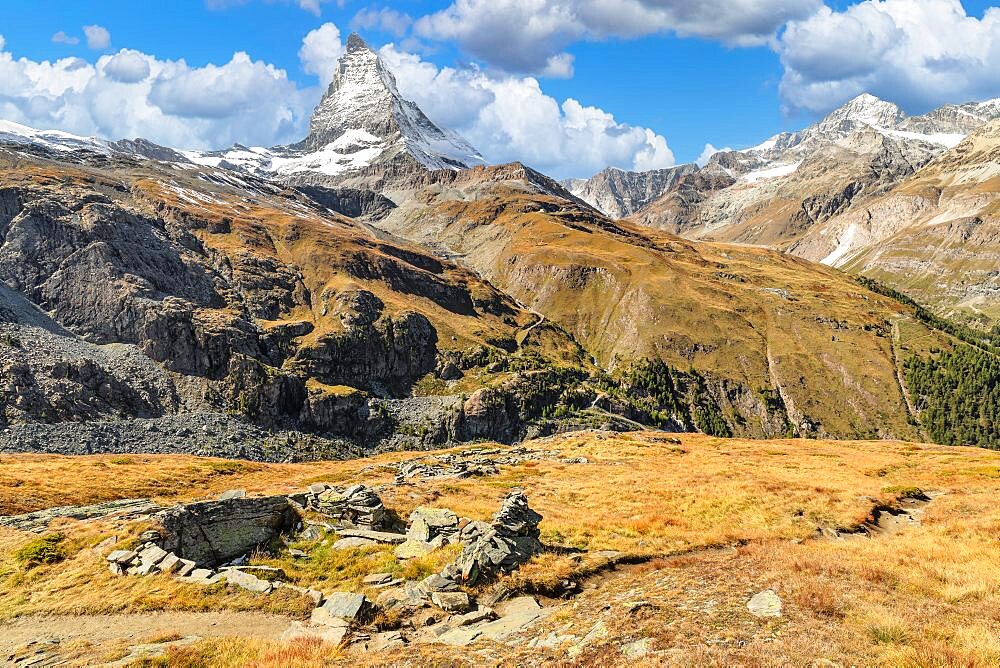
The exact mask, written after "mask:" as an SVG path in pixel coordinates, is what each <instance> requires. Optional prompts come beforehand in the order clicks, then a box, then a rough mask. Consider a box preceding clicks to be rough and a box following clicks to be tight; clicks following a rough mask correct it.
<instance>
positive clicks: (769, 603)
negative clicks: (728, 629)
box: [747, 589, 781, 618]
mask: <svg viewBox="0 0 1000 668" xmlns="http://www.w3.org/2000/svg"><path fill="white" fill-rule="evenodd" d="M747 610H749V611H750V614H751V615H753V616H754V617H760V618H767V617H781V599H780V598H778V595H777V594H776V593H774V590H772V589H765V590H764V591H761V592H757V593H756V594H754V595H753V597H752V598H751V599H750V600H749V601H747Z"/></svg>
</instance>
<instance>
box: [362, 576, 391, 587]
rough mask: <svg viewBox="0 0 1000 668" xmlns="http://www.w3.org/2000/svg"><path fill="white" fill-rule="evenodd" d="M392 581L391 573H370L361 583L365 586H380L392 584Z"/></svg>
mask: <svg viewBox="0 0 1000 668" xmlns="http://www.w3.org/2000/svg"><path fill="white" fill-rule="evenodd" d="M392 579H393V578H392V573H372V574H371V575H366V576H365V577H364V579H363V580H361V582H363V583H364V584H366V585H380V584H385V583H387V582H392Z"/></svg>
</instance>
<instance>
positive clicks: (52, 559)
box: [14, 533, 68, 568]
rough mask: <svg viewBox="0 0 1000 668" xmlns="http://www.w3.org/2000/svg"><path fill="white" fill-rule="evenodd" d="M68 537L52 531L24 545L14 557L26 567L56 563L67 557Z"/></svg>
mask: <svg viewBox="0 0 1000 668" xmlns="http://www.w3.org/2000/svg"><path fill="white" fill-rule="evenodd" d="M65 539H66V536H64V535H63V534H61V533H50V534H48V535H45V536H41V537H39V538H36V539H34V540H32V541H29V542H27V543H25V544H24V545H22V546H21V547H20V548H19V549H18V550H17V551H16V552H14V559H15V560H17V562H18V563H19V564H21V565H22V566H24V567H25V568H34V567H35V566H41V565H43V564H56V563H59V562H60V561H62V560H63V559H65V558H66V557H67V556H68V555H67V553H66V546H65V545H64V544H63V541H64V540H65Z"/></svg>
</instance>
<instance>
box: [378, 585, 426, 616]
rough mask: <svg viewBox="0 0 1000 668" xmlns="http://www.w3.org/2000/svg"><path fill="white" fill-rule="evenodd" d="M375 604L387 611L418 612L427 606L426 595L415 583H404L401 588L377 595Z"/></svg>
mask: <svg viewBox="0 0 1000 668" xmlns="http://www.w3.org/2000/svg"><path fill="white" fill-rule="evenodd" d="M375 602H376V603H377V604H378V605H379V607H382V608H385V609H387V610H391V609H400V610H410V611H412V610H419V609H420V608H423V607H425V606H426V605H427V600H426V594H425V593H424V590H423V589H421V588H420V586H419V585H417V583H415V582H406V583H404V584H403V585H402V586H399V587H393V588H392V589H386V590H385V591H384V592H382V593H381V594H379V595H378V598H377V599H376V600H375Z"/></svg>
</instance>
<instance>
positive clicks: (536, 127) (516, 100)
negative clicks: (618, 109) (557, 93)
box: [380, 45, 675, 178]
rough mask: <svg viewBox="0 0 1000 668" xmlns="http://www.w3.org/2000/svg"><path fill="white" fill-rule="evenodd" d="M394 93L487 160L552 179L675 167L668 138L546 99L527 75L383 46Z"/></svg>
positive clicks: (590, 110) (579, 106)
mask: <svg viewBox="0 0 1000 668" xmlns="http://www.w3.org/2000/svg"><path fill="white" fill-rule="evenodd" d="M380 54H381V55H382V57H383V59H385V61H386V63H387V64H388V65H389V67H390V69H392V70H393V73H394V74H395V75H396V79H397V82H398V84H399V89H400V92H401V93H402V94H403V95H404V96H405V97H407V98H409V99H412V100H413V101H415V102H416V103H417V104H418V105H420V107H421V108H422V109H423V110H424V112H425V113H426V114H427V115H428V116H429V117H430V118H431V119H432V120H433V121H435V122H436V123H439V124H441V125H444V126H446V127H450V128H452V129H454V130H457V131H458V132H460V133H461V134H462V135H464V136H465V137H466V138H467V139H468V140H469V141H471V142H472V144H473V145H474V146H475V147H476V148H478V149H479V150H480V151H481V152H482V153H483V154H484V155H485V156H486V158H487V159H488V160H489V161H490V162H493V163H503V162H512V161H522V162H524V163H526V164H528V165H531V166H532V167H534V168H536V169H539V170H541V171H543V172H545V173H547V174H550V175H552V176H555V177H557V178H564V177H570V176H590V175H592V174H594V173H596V172H598V171H600V170H602V169H604V168H605V167H607V166H609V165H613V166H616V167H621V168H623V169H635V170H648V169H659V168H663V167H670V166H672V165H674V164H675V159H674V154H673V152H672V151H671V150H670V147H669V146H668V144H667V140H666V139H665V138H663V137H662V136H661V135H659V134H657V133H655V132H653V131H652V130H650V129H648V128H641V127H635V126H631V125H628V124H625V123H621V122H619V121H618V120H616V119H615V118H614V116H612V115H611V114H609V113H607V112H606V111H603V110H601V109H598V108H597V107H593V106H586V105H584V104H581V103H580V102H579V101H577V100H574V99H567V100H565V101H563V102H562V103H560V102H558V101H557V100H556V99H554V98H552V97H551V96H549V95H546V94H545V93H544V92H543V91H542V88H541V86H540V84H539V82H538V81H537V80H536V79H534V78H532V77H518V76H512V75H506V74H495V73H492V74H491V73H488V72H485V71H482V70H480V69H477V68H474V67H473V68H468V69H455V68H448V67H445V68H440V69H439V68H437V67H436V66H435V65H433V64H431V63H428V62H426V61H423V60H422V59H421V58H420V57H419V56H417V55H414V54H412V53H406V52H403V51H400V50H398V49H397V48H396V47H395V46H393V45H388V46H385V47H383V48H382V49H381V51H380Z"/></svg>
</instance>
